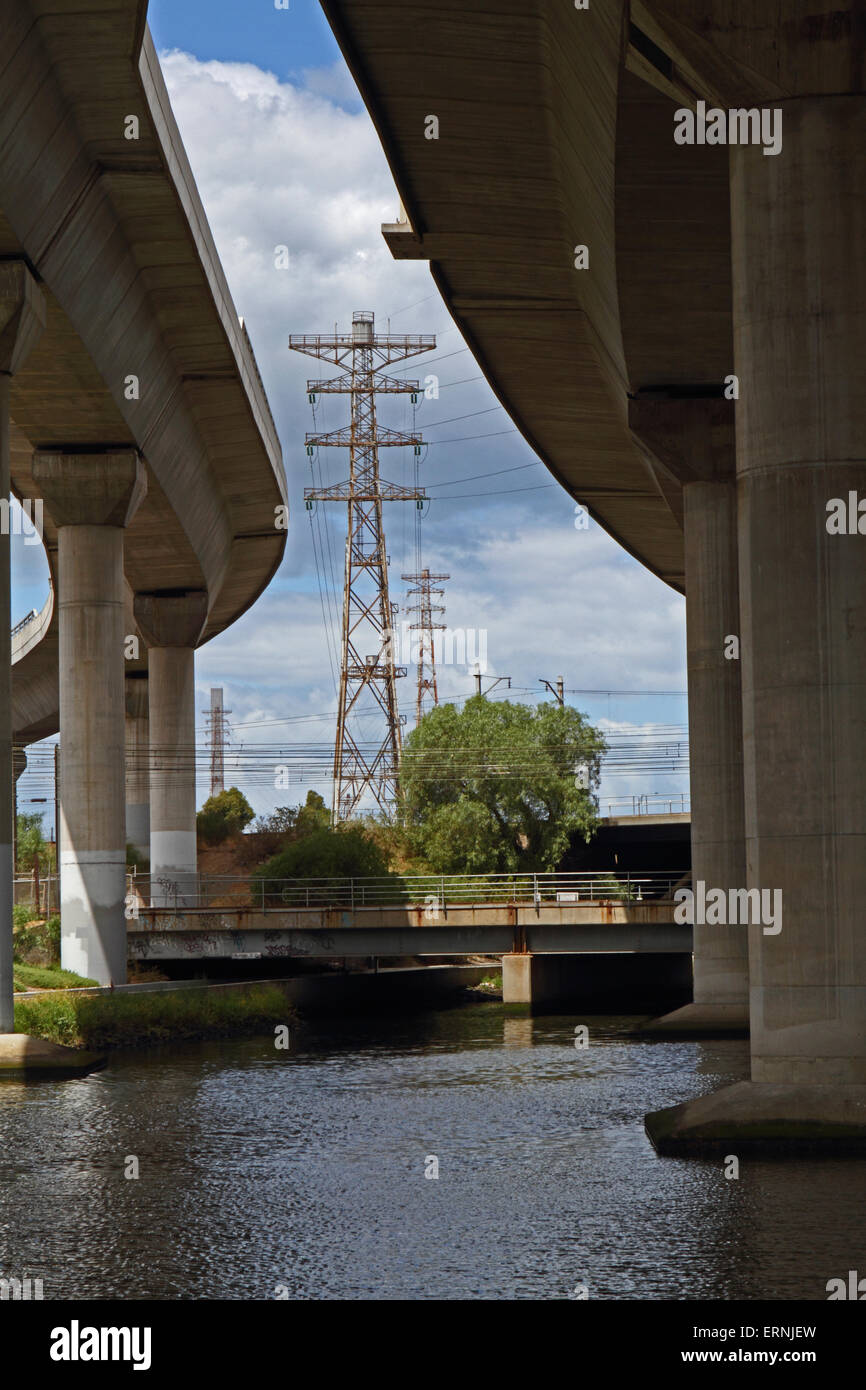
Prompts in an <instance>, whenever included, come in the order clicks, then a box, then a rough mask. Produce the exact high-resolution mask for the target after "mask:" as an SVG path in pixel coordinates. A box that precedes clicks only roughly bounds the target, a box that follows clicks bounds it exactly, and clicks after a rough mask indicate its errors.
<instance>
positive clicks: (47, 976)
mask: <svg viewBox="0 0 866 1390" xmlns="http://www.w3.org/2000/svg"><path fill="white" fill-rule="evenodd" d="M12 970H13V980H14V987H15V992H16V994H17V993H18V992H19V991H21V990H23V989H87V987H88V986H89V985H95V984H96V981H95V980H87V979H85V977H84V976H83V975H76V974H75V973H74V971H72V970H61V968H60V966H59V965H25V964H24V963H23V961H18V960H16V962H15V964H14V966H13V967H12Z"/></svg>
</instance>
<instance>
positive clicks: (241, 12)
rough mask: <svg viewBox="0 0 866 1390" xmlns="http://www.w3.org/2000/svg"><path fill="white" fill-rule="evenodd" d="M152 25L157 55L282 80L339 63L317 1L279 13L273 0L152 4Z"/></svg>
mask: <svg viewBox="0 0 866 1390" xmlns="http://www.w3.org/2000/svg"><path fill="white" fill-rule="evenodd" d="M148 23H149V25H150V32H151V33H152V35H153V40H154V43H155V44H156V46H157V49H160V50H165V49H169V48H180V49H183V51H184V52H185V53H192V54H194V55H195V57H196V58H201V59H202V60H203V61H206V60H208V59H211V58H214V59H217V60H219V61H221V62H232V63H255V64H256V65H257V66H258V67H261V68H266V69H267V70H268V71H270V72H274V73H276V75H277V76H278V77H279V78H281V79H286V78H300V77H302V76H303V73H304V71H305V70H307V69H310V68H320V67H326V66H327V65H328V64H330V63H333V62H334V61H335V60H336V59H337V58H338V57H339V49H338V48H337V45H336V43H335V41H334V36H333V34H332V33H331V29H330V26H329V25H328V21H327V20H326V19H325V16H324V14H323V12H322V8H321V6H320V5H319V3H318V0H290V4H289V8H288V9H279V10H278V9H277V8H276V7H275V5H274V3H273V0H244V3H240V4H239V3H238V0H151V3H150V7H149V9H148Z"/></svg>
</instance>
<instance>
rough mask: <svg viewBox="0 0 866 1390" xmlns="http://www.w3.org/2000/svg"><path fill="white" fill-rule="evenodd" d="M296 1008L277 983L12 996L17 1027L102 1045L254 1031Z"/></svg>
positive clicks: (72, 1043) (285, 1018) (287, 1018)
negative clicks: (217, 987)
mask: <svg viewBox="0 0 866 1390" xmlns="http://www.w3.org/2000/svg"><path fill="white" fill-rule="evenodd" d="M294 1019H295V1011H294V1009H293V1007H292V1006H291V1005H290V1004H289V1003H288V1001H287V999H286V996H285V994H284V992H283V991H282V990H281V989H280V988H279V986H278V985H251V986H250V987H249V988H248V989H242V990H241V989H189V990H178V991H176V992H175V991H159V992H156V993H152V994H124V993H120V992H118V991H115V992H114V993H113V994H69V993H67V992H66V991H57V992H55V993H53V994H50V995H48V994H45V995H39V996H35V997H33V998H29V999H28V998H23V999H22V998H19V999H16V1001H15V1031H16V1033H31V1034H33V1035H34V1036H36V1037H40V1038H47V1039H48V1040H49V1041H50V1042H56V1043H62V1044H63V1045H64V1046H66V1047H84V1048H88V1049H90V1050H92V1051H104V1050H110V1049H113V1048H121V1047H145V1046H152V1045H154V1044H158V1043H166V1042H178V1041H180V1040H183V1039H195V1038H223V1037H242V1036H247V1037H250V1036H255V1035H256V1034H258V1033H273V1031H274V1028H275V1027H276V1026H277V1025H278V1024H288V1025H290V1024H291V1023H292V1022H293V1021H294Z"/></svg>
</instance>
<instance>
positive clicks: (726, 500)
mask: <svg viewBox="0 0 866 1390" xmlns="http://www.w3.org/2000/svg"><path fill="white" fill-rule="evenodd" d="M629 423H630V425H631V428H632V431H633V433H634V434H635V435H636V437H637V438H638V440H639V441H640V443H641V444H642V445H643V447H644V448H647V449H650V450H651V451H652V453H653V454H654V455H655V457H656V458H657V459H658V460H659V461H660V463H661V464H662V465H663V466H664V467H666V468H668V469H669V470H670V471H672V472H675V473H676V474H677V475H678V476H679V477H680V479H681V481H682V485H683V532H684V543H685V579H686V656H687V664H688V692H689V766H690V789H691V841H692V882H693V883H697V882H698V881H699V880H702V881H703V882H704V883H705V884H706V886H707V889H710V888H721V889H724V890H725V892H727V891H728V890H729V889H731V888H734V889H736V888H744V887H745V886H746V849H745V823H744V822H745V813H744V792H743V719H742V693H741V686H740V666H741V661H740V651H739V644H740V641H741V634H740V608H739V577H738V552H737V490H736V466H735V439H734V414H733V402H732V401H725V400H719V399H715V398H712V397H710V398H706V399H700V398H698V399H692V398H685V399H676V398H675V399H672V400H663V401H656V400H642V401H636V402H633V403H632V405H631V407H630V410H629ZM641 1031H642V1032H647V1033H652V1034H657V1035H660V1036H665V1035H668V1034H670V1035H673V1036H691V1037H699V1036H706V1035H710V1034H715V1035H719V1034H734V1035H739V1036H746V1035H747V1034H748V1031H749V954H748V934H747V930H746V928H745V927H738V926H730V925H721V926H716V925H712V924H710V923H704V922H696V923H695V931H694V994H693V999H692V1002H691V1003H690V1004H686V1005H685V1006H684V1007H683V1008H681V1009H677V1010H675V1011H674V1012H673V1013H671V1014H666V1015H665V1016H664V1017H663V1018H658V1019H654V1020H653V1021H652V1022H651V1023H649V1024H647V1025H645V1027H644V1028H643V1029H642V1030H641Z"/></svg>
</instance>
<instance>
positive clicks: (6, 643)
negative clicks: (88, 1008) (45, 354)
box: [0, 261, 45, 1033]
mask: <svg viewBox="0 0 866 1390" xmlns="http://www.w3.org/2000/svg"><path fill="white" fill-rule="evenodd" d="M44 327H45V301H44V299H43V297H42V293H41V291H40V289H39V287H38V286H37V284H36V281H35V280H34V278H33V276H32V275H31V273H30V271H29V270H28V269H27V267H26V265H25V264H24V263H23V261H4V262H2V263H0V499H3V500H6V501H8V498H9V482H10V456H9V406H10V397H11V390H12V377H13V376H14V375H15V373H16V372H17V371H18V369H19V367H21V366H22V365H23V363H24V361H25V360H26V358H27V356H28V354H29V353H30V351H31V349H32V348H33V347H34V345H35V344H36V343H37V342H38V340H39V337H40V335H41V333H42V330H43V329H44ZM9 565H10V551H9V528H8V526H6V527H2V528H0V1033H12V1032H13V1030H14V1027H15V1020H14V1009H13V1002H12V990H13V986H12V895H13V892H14V866H13V863H12V787H13V781H12V688H11V675H10V672H11V656H12V652H11V636H10V633H11V627H12V619H11V611H10V597H9V590H10V569H9Z"/></svg>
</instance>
